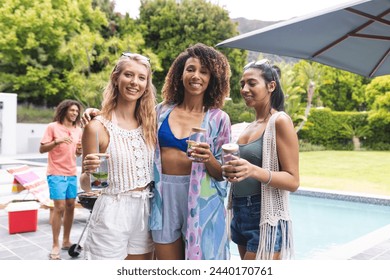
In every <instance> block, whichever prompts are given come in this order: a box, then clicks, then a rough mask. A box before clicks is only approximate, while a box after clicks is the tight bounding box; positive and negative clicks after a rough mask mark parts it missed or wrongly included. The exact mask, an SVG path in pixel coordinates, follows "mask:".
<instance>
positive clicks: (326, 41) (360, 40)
mask: <svg viewBox="0 0 390 280" xmlns="http://www.w3.org/2000/svg"><path fill="white" fill-rule="evenodd" d="M217 47H229V48H238V49H245V50H251V51H257V52H264V53H270V54H276V55H281V56H290V57H295V58H301V59H308V60H312V61H316V62H320V63H323V64H326V65H329V66H332V67H336V68H340V69H343V70H347V71H350V72H353V73H356V74H360V75H363V76H366V77H375V76H381V75H387V74H390V56H389V53H390V0H372V1H368V0H361V1H354V2H352V3H351V2H350V3H347V4H344V5H339V6H336V7H333V8H330V9H326V10H323V11H320V12H316V13H312V14H309V15H306V16H302V17H297V18H293V19H291V20H287V21H284V22H280V23H277V24H274V25H270V26H267V27H265V28H261V29H258V30H255V31H252V32H248V33H245V34H242V35H239V36H236V37H233V38H230V39H228V40H225V41H223V42H221V43H219V44H217Z"/></svg>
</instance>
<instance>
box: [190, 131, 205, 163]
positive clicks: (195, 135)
mask: <svg viewBox="0 0 390 280" xmlns="http://www.w3.org/2000/svg"><path fill="white" fill-rule="evenodd" d="M201 142H206V129H204V128H200V127H193V128H192V129H191V133H190V136H189V137H188V146H187V156H188V158H189V159H190V160H193V161H198V162H200V161H202V159H200V158H195V157H193V156H192V152H193V151H194V148H195V147H196V146H198V145H199V143H201Z"/></svg>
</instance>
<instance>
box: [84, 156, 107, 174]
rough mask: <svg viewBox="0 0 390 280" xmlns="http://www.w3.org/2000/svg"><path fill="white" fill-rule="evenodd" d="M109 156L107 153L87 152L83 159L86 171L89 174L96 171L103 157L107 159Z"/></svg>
mask: <svg viewBox="0 0 390 280" xmlns="http://www.w3.org/2000/svg"><path fill="white" fill-rule="evenodd" d="M108 157H109V154H105V153H94V154H87V155H86V156H85V158H84V160H83V167H84V169H83V170H84V172H85V173H87V174H91V173H93V172H95V171H96V170H97V169H98V168H99V167H100V164H101V163H102V159H104V158H105V159H107V158H108Z"/></svg>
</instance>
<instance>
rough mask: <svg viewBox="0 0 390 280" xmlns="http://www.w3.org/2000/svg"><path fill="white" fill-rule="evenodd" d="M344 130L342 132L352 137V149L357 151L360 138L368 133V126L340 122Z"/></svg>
mask: <svg viewBox="0 0 390 280" xmlns="http://www.w3.org/2000/svg"><path fill="white" fill-rule="evenodd" d="M341 125H342V127H343V128H344V130H342V131H341V132H342V134H343V135H345V136H347V137H350V138H351V139H352V143H353V150H354V151H359V150H360V138H361V137H364V136H367V135H368V134H369V133H370V127H369V126H367V125H365V126H352V125H350V124H348V123H342V124H341Z"/></svg>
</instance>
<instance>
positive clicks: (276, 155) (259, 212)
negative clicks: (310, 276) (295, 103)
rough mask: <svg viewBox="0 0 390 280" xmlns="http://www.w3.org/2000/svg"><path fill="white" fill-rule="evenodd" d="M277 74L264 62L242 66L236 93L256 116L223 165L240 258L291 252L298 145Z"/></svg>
mask: <svg viewBox="0 0 390 280" xmlns="http://www.w3.org/2000/svg"><path fill="white" fill-rule="evenodd" d="M279 77H280V74H279V73H277V69H276V68H273V67H272V66H271V65H270V63H269V62H268V61H267V60H262V61H258V62H251V63H249V64H247V65H246V66H245V67H244V71H243V74H242V78H241V81H240V83H241V90H240V93H241V96H242V97H243V99H244V101H245V103H246V105H247V106H248V107H250V108H253V109H254V110H255V112H256V120H255V121H254V122H252V123H251V124H249V125H248V126H247V127H246V128H245V129H244V131H243V132H242V133H241V135H240V136H239V138H238V140H237V143H238V144H239V150H240V159H234V160H232V161H230V162H228V163H227V164H226V165H224V166H222V169H223V173H224V175H225V176H226V177H228V181H229V182H231V183H232V185H231V192H230V197H229V203H228V205H229V207H232V211H233V219H232V221H231V227H230V229H231V238H232V241H233V242H234V243H236V244H237V245H238V250H239V253H240V256H241V259H244V260H252V259H288V258H291V256H292V255H293V236H292V221H291V217H290V213H289V204H288V202H289V200H288V199H289V193H290V192H294V191H296V190H297V189H298V187H299V145H298V137H297V134H296V132H295V129H294V125H293V123H292V121H291V118H290V117H289V116H288V115H287V114H286V113H285V112H283V111H284V94H283V91H282V89H281V87H280V82H279Z"/></svg>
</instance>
